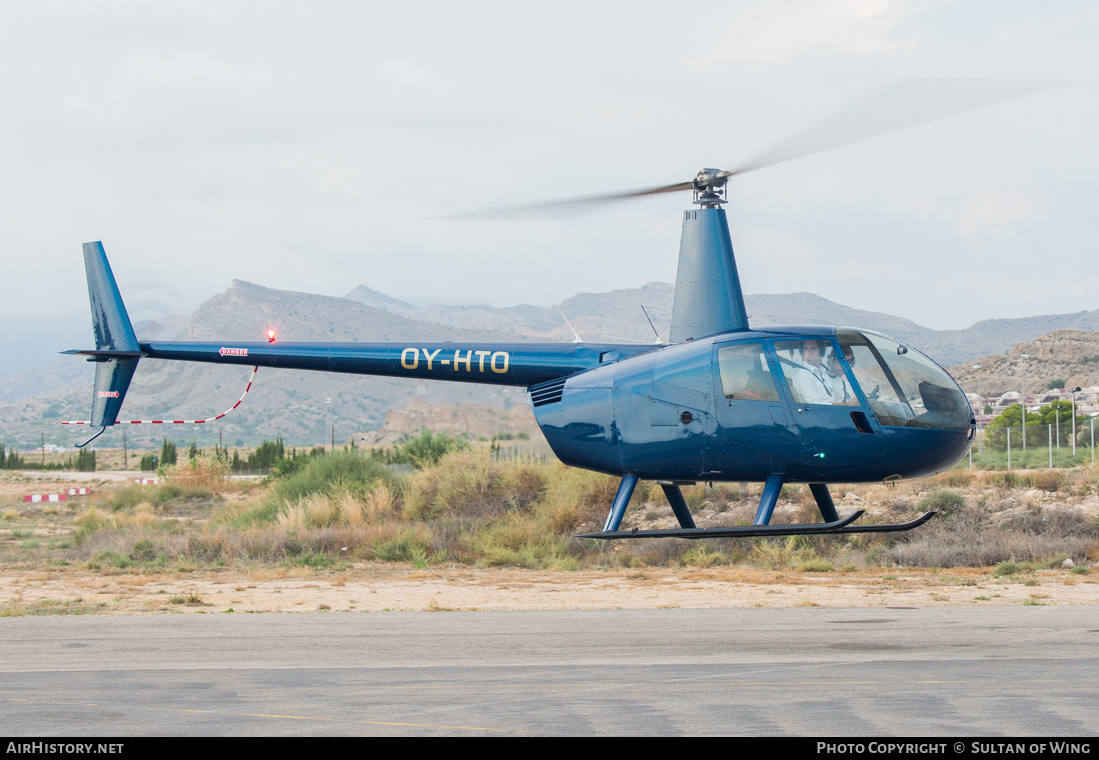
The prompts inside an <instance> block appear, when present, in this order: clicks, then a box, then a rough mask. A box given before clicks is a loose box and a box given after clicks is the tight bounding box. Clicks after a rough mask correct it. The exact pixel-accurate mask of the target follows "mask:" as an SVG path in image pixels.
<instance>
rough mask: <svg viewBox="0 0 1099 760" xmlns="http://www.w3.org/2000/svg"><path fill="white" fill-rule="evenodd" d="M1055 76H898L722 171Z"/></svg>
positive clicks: (757, 165)
mask: <svg viewBox="0 0 1099 760" xmlns="http://www.w3.org/2000/svg"><path fill="white" fill-rule="evenodd" d="M1062 84H1065V83H1064V82H1061V81H1054V80H1018V79H945V78H944V79H930V78H926V79H901V80H898V81H896V82H892V83H890V84H887V85H885V86H883V87H881V88H880V89H877V90H875V91H873V92H871V93H870V94H869V95H867V96H865V97H863V98H860V99H859V100H856V101H854V102H853V103H851V104H849V105H848V106H846V107H845V108H841V109H840V110H839V111H837V112H835V113H834V114H832V115H831V116H828V117H827V118H824V119H821V120H820V121H818V122H816V123H815V124H813V125H812V126H810V127H808V128H806V129H803V130H802V131H800V132H797V133H795V134H793V135H791V136H790V137H789V138H787V139H786V140H784V141H783V142H781V143H779V144H778V145H776V146H774V147H772V148H771V149H770V150H768V151H766V152H764V153H761V154H759V155H758V156H756V157H755V158H753V159H751V160H750V161H748V162H746V163H744V164H741V165H740V166H739V167H737V168H736V169H732V170H730V171H727V172H722V175H723V176H726V177H732V176H734V175H736V174H743V173H745V172H750V171H755V170H756V169H763V168H764V167H767V166H774V165H775V164H781V163H783V162H785V161H792V160H794V159H795V158H803V157H805V156H809V155H812V154H814V153H823V152H824V151H827V150H833V149H834V148H841V147H843V146H845V145H851V144H852V143H857V142H862V141H863V140H870V139H873V138H875V137H881V136H883V135H887V134H890V133H892V132H899V131H901V130H902V129H908V128H910V127H918V126H920V125H922V124H929V123H931V122H934V121H940V120H942V119H947V118H949V117H951V116H958V115H961V114H963V113H967V112H969V111H976V110H978V109H980V108H986V107H988V106H993V105H996V104H997V103H1004V102H1007V101H1009V100H1015V99H1017V98H1022V97H1025V96H1027V95H1033V94H1035V93H1038V92H1044V91H1046V90H1051V89H1053V88H1054V87H1058V86H1060V85H1062Z"/></svg>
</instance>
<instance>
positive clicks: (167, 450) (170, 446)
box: [160, 438, 176, 466]
mask: <svg viewBox="0 0 1099 760" xmlns="http://www.w3.org/2000/svg"><path fill="white" fill-rule="evenodd" d="M160 463H161V464H162V465H164V466H167V465H170V464H175V463H176V445H175V444H174V443H172V442H171V441H169V440H168V439H167V438H165V439H164V444H163V445H162V446H161V447H160Z"/></svg>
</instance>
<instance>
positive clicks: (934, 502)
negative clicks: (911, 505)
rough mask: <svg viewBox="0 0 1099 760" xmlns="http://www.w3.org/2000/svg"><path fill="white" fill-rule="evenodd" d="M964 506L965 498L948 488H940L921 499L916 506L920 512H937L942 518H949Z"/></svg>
mask: <svg viewBox="0 0 1099 760" xmlns="http://www.w3.org/2000/svg"><path fill="white" fill-rule="evenodd" d="M965 506H966V502H965V496H963V495H962V494H960V493H958V492H957V491H951V490H950V489H949V488H940V489H938V490H937V491H932V492H931V493H929V494H928V495H927V496H925V497H923V498H922V499H920V500H919V502H918V503H917V504H916V508H917V509H919V510H920V511H921V512H932V511H934V512H938V513H939V515H940V516H942V517H950V516H951V515H952V514H953V513H954V512H956V511H957V510H959V509H964V508H965Z"/></svg>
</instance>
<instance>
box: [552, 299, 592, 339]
mask: <svg viewBox="0 0 1099 760" xmlns="http://www.w3.org/2000/svg"><path fill="white" fill-rule="evenodd" d="M546 295H547V296H549V297H550V300H551V301H553V305H554V306H556V307H557V313H558V314H560V315H561V319H563V320H565V324H566V325H568V326H569V329H570V330H572V334H573V335H575V336H576V340H574V341H573V343H583V342H584V339H583V338H581V337H580V333H578V332H576V328H575V327H573V326H572V322H570V321H569V318H568V317H566V316H565V312H563V311H561V306H560V304H558V303H557V299H556V298H554V297H553V293H550V292H549V291H548V290H547V291H546Z"/></svg>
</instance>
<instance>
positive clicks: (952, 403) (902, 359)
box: [836, 329, 971, 431]
mask: <svg viewBox="0 0 1099 760" xmlns="http://www.w3.org/2000/svg"><path fill="white" fill-rule="evenodd" d="M836 337H837V338H838V339H839V343H840V346H841V347H842V348H843V351H844V354H848V353H849V354H850V356H851V359H849V364H850V365H851V370H852V371H853V372H854V374H855V379H856V380H857V381H858V383H859V385H860V386H861V387H862V390H863V393H864V394H865V395H866V398H867V400H868V401H869V402H870V407H871V409H873V411H874V414H875V415H877V417H878V420H879V421H880V422H881V424H883V425H890V426H895V427H901V426H903V427H924V428H938V429H940V430H960V431H965V430H968V428H969V420H970V417H971V410H970V408H969V402H968V401H967V400H966V398H965V395H964V394H963V393H962V391H961V389H960V388H959V387H958V384H957V383H955V382H954V379H953V378H952V377H950V375H948V374H947V373H946V371H945V370H943V369H942V367H940V366H939V365H937V364H935V362H933V361H931V360H930V359H928V358H927V357H926V356H924V355H923V354H921V353H920V352H919V351H917V350H915V349H911V348H909V347H908V346H906V345H904V344H903V343H900V342H899V341H896V340H893V339H892V338H887V337H885V336H884V335H879V334H877V333H872V332H869V331H856V330H843V329H841V330H838V331H837V332H836Z"/></svg>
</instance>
